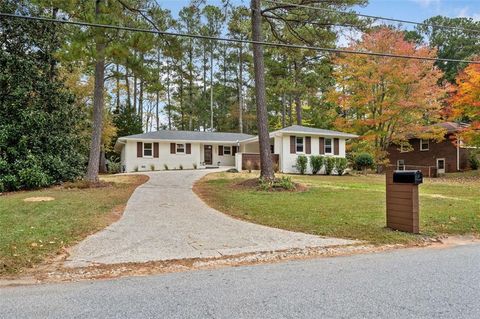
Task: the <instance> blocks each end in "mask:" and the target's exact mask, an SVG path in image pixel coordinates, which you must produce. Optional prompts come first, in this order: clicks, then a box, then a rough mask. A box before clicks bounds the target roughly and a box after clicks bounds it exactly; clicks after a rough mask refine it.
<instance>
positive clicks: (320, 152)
mask: <svg viewBox="0 0 480 319" xmlns="http://www.w3.org/2000/svg"><path fill="white" fill-rule="evenodd" d="M318 151H319V154H325V138H324V137H320V147H319V150H318Z"/></svg>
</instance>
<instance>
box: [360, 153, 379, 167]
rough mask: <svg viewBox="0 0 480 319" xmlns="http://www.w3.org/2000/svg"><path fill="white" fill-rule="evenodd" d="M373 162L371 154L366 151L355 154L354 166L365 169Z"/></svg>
mask: <svg viewBox="0 0 480 319" xmlns="http://www.w3.org/2000/svg"><path fill="white" fill-rule="evenodd" d="M374 163H375V162H374V160H373V156H372V155H370V154H368V153H360V154H358V155H357V156H355V166H356V167H357V169H360V170H363V171H366V170H367V168H372V167H373V165H374Z"/></svg>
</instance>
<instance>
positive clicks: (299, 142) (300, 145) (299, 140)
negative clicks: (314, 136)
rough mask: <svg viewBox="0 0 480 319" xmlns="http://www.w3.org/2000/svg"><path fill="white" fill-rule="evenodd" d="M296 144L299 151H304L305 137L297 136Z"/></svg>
mask: <svg viewBox="0 0 480 319" xmlns="http://www.w3.org/2000/svg"><path fill="white" fill-rule="evenodd" d="M295 145H296V150H297V153H303V137H297V138H295Z"/></svg>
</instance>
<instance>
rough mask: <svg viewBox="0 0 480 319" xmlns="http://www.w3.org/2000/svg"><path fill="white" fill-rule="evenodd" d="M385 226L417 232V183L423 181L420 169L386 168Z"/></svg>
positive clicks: (418, 230) (418, 229)
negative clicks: (396, 169)
mask: <svg viewBox="0 0 480 319" xmlns="http://www.w3.org/2000/svg"><path fill="white" fill-rule="evenodd" d="M394 175H395V176H394ZM386 176H387V188H386V190H387V227H389V228H391V229H395V230H400V231H404V232H409V233H415V234H418V233H419V232H420V228H419V203H418V185H419V184H421V183H422V182H423V176H422V173H421V172H420V171H395V170H394V169H393V168H389V169H387V174H386Z"/></svg>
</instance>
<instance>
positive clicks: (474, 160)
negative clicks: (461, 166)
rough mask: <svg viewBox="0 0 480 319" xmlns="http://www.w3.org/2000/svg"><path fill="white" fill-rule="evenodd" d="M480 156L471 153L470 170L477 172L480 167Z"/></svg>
mask: <svg viewBox="0 0 480 319" xmlns="http://www.w3.org/2000/svg"><path fill="white" fill-rule="evenodd" d="M478 157H479V154H478V153H477V152H474V151H471V152H470V154H469V156H468V162H469V164H470V168H471V169H473V170H477V169H478V168H479V167H480V160H479V159H478Z"/></svg>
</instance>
